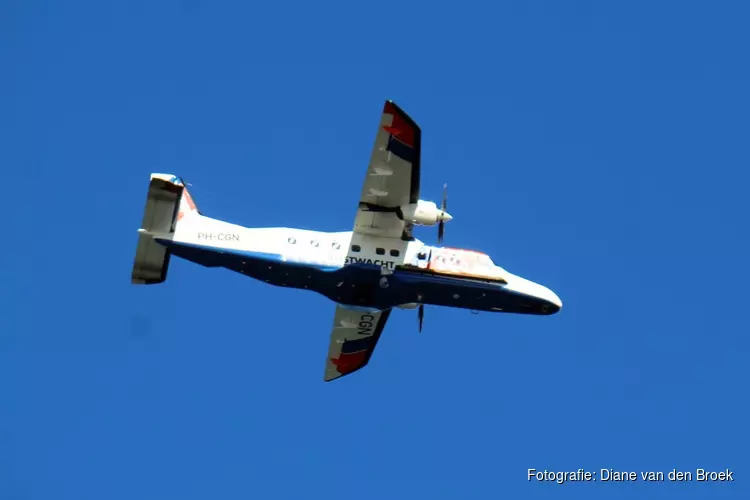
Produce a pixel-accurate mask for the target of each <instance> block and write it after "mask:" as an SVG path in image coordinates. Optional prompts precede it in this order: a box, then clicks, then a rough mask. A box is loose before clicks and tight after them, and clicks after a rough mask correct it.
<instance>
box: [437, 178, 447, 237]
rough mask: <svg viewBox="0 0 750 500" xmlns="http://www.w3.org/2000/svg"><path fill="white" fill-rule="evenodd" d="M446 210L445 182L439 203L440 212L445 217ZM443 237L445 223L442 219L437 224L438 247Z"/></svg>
mask: <svg viewBox="0 0 750 500" xmlns="http://www.w3.org/2000/svg"><path fill="white" fill-rule="evenodd" d="M447 210H448V183H447V182H446V183H445V184H443V201H442V202H441V203H440V211H441V212H443V213H442V215H445V212H446V211H447ZM444 235H445V221H444V220H443V218H442V217H441V218H440V222H439V223H438V245H440V244H442V243H443V236H444Z"/></svg>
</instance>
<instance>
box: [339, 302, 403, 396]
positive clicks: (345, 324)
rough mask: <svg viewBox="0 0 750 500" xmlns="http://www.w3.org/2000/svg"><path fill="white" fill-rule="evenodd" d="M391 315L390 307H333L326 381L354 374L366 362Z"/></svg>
mask: <svg viewBox="0 0 750 500" xmlns="http://www.w3.org/2000/svg"><path fill="white" fill-rule="evenodd" d="M390 315H391V310H390V309H387V310H385V311H376V312H362V311H357V310H353V309H349V308H346V307H343V306H340V305H337V306H336V314H335V316H334V319H333V329H332V330H331V343H330V346H329V348H328V359H327V360H326V371H325V376H324V380H325V381H326V382H329V381H331V380H335V379H337V378H341V377H343V376H344V375H348V374H350V373H353V372H355V371H357V370H359V369H361V368H364V367H365V366H366V365H367V363H369V361H370V357H372V353H373V351H374V350H375V345H376V344H377V343H378V339H379V338H380V334H381V333H383V328H384V327H385V324H386V322H387V321H388V316H390Z"/></svg>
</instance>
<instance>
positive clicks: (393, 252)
mask: <svg viewBox="0 0 750 500" xmlns="http://www.w3.org/2000/svg"><path fill="white" fill-rule="evenodd" d="M399 253H400V252H399V251H398V250H396V249H392V250H391V257H398V254H399Z"/></svg>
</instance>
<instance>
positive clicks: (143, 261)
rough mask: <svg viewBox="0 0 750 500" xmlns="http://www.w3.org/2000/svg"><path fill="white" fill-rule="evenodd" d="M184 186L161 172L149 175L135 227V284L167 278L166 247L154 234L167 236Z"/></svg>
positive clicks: (133, 279) (171, 228)
mask: <svg viewBox="0 0 750 500" xmlns="http://www.w3.org/2000/svg"><path fill="white" fill-rule="evenodd" d="M183 190H184V186H182V185H178V184H175V183H173V182H170V181H168V180H166V179H163V178H161V176H159V177H156V176H154V175H152V176H151V183H150V184H149V187H148V195H147V197H146V207H145V209H144V212H143V221H142V222H141V229H139V230H138V233H139V234H138V247H137V249H136V252H135V262H134V263H133V272H132V275H131V281H132V283H134V284H138V285H154V284H157V283H162V282H164V280H166V279H167V270H168V269H169V256H170V254H169V250H168V249H167V248H166V247H164V246H163V245H160V244H159V243H157V242H156V241H155V239H154V238H155V237H157V236H158V237H160V238H167V239H168V238H171V235H172V234H173V233H174V229H175V224H176V222H177V213H178V209H179V206H180V200H181V199H182V193H183Z"/></svg>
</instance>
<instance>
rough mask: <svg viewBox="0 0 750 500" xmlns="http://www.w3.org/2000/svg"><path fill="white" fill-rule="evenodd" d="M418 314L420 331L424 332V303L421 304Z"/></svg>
mask: <svg viewBox="0 0 750 500" xmlns="http://www.w3.org/2000/svg"><path fill="white" fill-rule="evenodd" d="M417 315H418V316H419V333H422V323H423V322H424V304H419V310H418V311H417Z"/></svg>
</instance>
